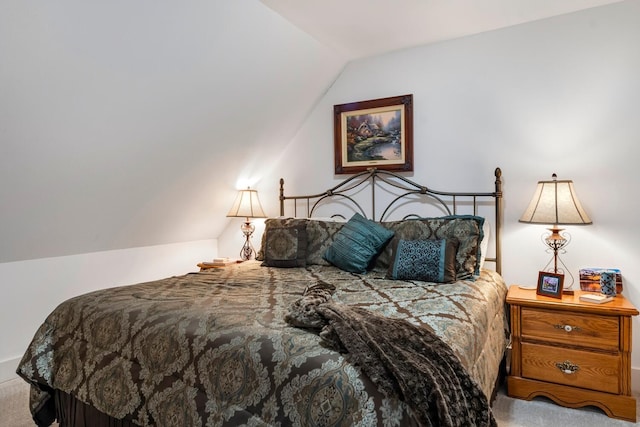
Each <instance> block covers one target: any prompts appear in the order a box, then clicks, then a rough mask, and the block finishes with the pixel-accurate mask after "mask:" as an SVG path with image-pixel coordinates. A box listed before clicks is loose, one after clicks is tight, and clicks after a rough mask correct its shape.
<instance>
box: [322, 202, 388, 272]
mask: <svg viewBox="0 0 640 427" xmlns="http://www.w3.org/2000/svg"><path fill="white" fill-rule="evenodd" d="M392 237H393V231H391V230H389V229H387V228H385V227H383V226H381V225H380V224H377V223H375V222H374V221H371V220H368V219H366V218H365V217H363V216H362V215H360V214H359V213H355V214H354V215H353V216H352V217H351V218H350V219H349V221H347V223H346V224H345V225H344V227H342V228H341V229H340V231H339V232H338V233H336V235H335V240H334V241H333V243H332V244H331V246H329V247H328V248H327V251H326V252H325V253H324V259H325V260H327V261H329V262H330V263H331V264H333V265H335V266H336V267H338V268H340V269H342V270H345V271H350V272H352V273H366V272H367V268H369V265H371V264H372V261H374V259H375V257H376V256H377V255H378V254H379V253H380V251H381V250H382V249H383V248H384V245H385V244H386V243H387V242H388V241H389V239H391V238H392Z"/></svg>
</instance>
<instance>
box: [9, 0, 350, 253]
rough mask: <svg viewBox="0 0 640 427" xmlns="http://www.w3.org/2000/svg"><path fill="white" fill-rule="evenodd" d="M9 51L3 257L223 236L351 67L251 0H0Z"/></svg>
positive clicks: (91, 250) (76, 251) (98, 249)
mask: <svg viewBox="0 0 640 427" xmlns="http://www.w3.org/2000/svg"><path fill="white" fill-rule="evenodd" d="M0 58H2V59H1V60H0V61H1V63H2V65H1V66H0V144H1V145H0V200H1V201H2V209H1V210H0V242H1V243H0V262H7V261H16V260H24V259H32V258H43V257H50V256H59V255H69V254H76V253H85V252H93V251H103V250H109V249H120V248H129V247H138V246H147V245H155V244H163V243H172V242H181V241H191V240H200V239H212V238H216V237H217V236H218V235H219V234H220V233H221V231H222V230H223V229H224V227H225V226H226V225H227V222H228V221H227V220H226V218H225V215H226V213H227V211H228V209H229V208H230V207H231V204H232V202H233V199H234V197H235V192H236V189H238V188H243V187H245V186H247V185H254V184H255V183H256V182H258V181H259V179H260V175H259V173H262V172H263V171H264V170H266V169H268V168H269V167H273V165H275V163H276V160H277V155H278V153H279V152H280V151H281V149H280V148H282V147H284V146H286V144H287V142H288V141H289V140H290V139H291V138H292V136H293V134H294V132H295V130H296V128H297V126H299V124H300V122H302V120H303V119H304V117H305V115H306V114H307V113H308V111H309V110H310V109H311V107H312V106H313V104H314V103H315V102H316V100H317V99H318V97H319V96H320V95H321V94H322V93H323V92H324V91H325V89H326V87H328V85H329V84H330V83H331V81H333V79H335V78H336V76H337V75H338V73H339V72H340V70H341V69H342V67H343V65H344V60H343V59H341V58H338V57H337V56H336V55H335V53H333V52H332V51H331V50H330V49H328V48H326V47H325V46H323V45H322V44H321V43H319V42H318V41H317V40H315V39H313V38H312V37H310V36H309V35H307V34H306V33H304V32H302V31H301V30H300V29H298V28H297V27H295V26H293V25H292V24H290V23H289V22H288V21H286V20H285V19H284V18H282V17H281V16H280V15H278V14H276V13H274V12H273V11H272V10H271V9H269V8H267V7H265V6H264V5H263V4H262V3H260V2H258V1H256V0H234V1H227V0H206V1H205V0H203V1H192V0H190V1H187V2H179V3H176V2H168V1H155V0H141V1H134V2H131V1H128V0H116V1H108V2H82V1H71V0H62V1H57V2H41V1H39V0H25V1H20V2H0ZM279 147H280V148H279ZM234 225H237V224H234Z"/></svg>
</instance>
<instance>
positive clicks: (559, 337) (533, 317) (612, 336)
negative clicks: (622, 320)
mask: <svg viewBox="0 0 640 427" xmlns="http://www.w3.org/2000/svg"><path fill="white" fill-rule="evenodd" d="M619 336H620V325H619V318H618V317H617V316H597V315H593V314H581V313H572V312H568V311H551V310H544V309H538V308H530V307H523V308H522V338H523V339H525V340H526V339H536V340H543V341H545V342H555V343H558V344H563V345H575V346H579V347H588V348H595V349H602V350H608V351H617V350H618V349H619V348H620V343H619Z"/></svg>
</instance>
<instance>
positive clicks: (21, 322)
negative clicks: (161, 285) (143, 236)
mask: <svg viewBox="0 0 640 427" xmlns="http://www.w3.org/2000/svg"><path fill="white" fill-rule="evenodd" d="M216 256H217V240H200V241H194V242H187V243H176V244H170V245H160V246H149V247H141V248H133V249H123V250H116V251H106V252H94V253H86V254H82V255H71V256H64V257H55V258H41V259H37V260H32V261H16V262H9V263H2V264H0V277H2V282H1V283H2V286H1V288H0V290H1V292H2V298H1V299H0V382H2V381H4V380H7V379H9V378H12V377H13V376H15V370H16V368H17V367H18V362H19V361H20V358H21V357H22V354H23V353H24V351H25V350H26V348H27V346H28V345H29V342H30V341H31V338H32V337H33V335H34V334H35V332H36V330H37V329H38V327H39V326H40V324H41V323H42V322H43V321H44V319H45V318H46V317H47V316H48V314H49V313H50V312H51V311H52V310H53V309H54V308H55V307H56V306H57V305H58V304H60V303H61V302H63V301H64V300H66V299H68V298H71V297H74V296H76V295H79V294H82V293H86V292H91V291H94V290H97V289H103V288H109V287H113V286H120V285H129V284H133V283H140V282H146V281H150V280H155V279H161V278H163V277H169V276H173V275H178V274H186V273H188V272H191V271H198V267H197V266H196V264H197V263H198V262H200V261H206V260H210V259H212V258H214V257H216Z"/></svg>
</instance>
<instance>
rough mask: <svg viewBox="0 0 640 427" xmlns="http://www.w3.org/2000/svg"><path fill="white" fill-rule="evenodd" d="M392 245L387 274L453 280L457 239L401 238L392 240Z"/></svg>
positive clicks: (442, 280)
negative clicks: (391, 258)
mask: <svg viewBox="0 0 640 427" xmlns="http://www.w3.org/2000/svg"><path fill="white" fill-rule="evenodd" d="M393 245H394V247H393V249H392V250H393V261H392V263H391V265H390V266H389V271H388V274H387V277H388V278H390V279H394V280H395V279H400V280H421V281H425V282H435V283H451V282H455V280H456V252H457V250H458V241H457V240H455V239H438V240H404V239H400V240H397V241H394V243H393Z"/></svg>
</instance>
